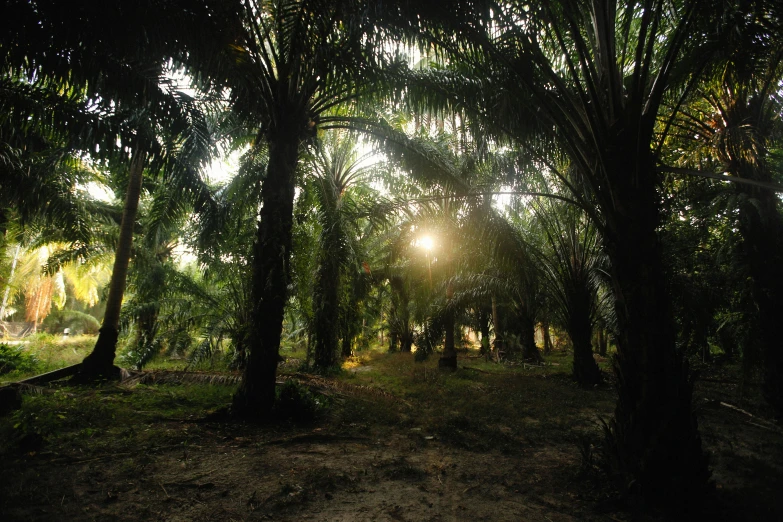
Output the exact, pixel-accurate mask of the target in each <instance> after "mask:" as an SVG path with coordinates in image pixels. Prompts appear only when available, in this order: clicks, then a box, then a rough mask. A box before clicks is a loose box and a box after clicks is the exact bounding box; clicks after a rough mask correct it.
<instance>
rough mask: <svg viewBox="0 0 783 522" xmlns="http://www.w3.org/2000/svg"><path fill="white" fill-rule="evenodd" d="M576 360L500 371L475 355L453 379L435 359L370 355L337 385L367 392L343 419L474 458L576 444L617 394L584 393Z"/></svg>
mask: <svg viewBox="0 0 783 522" xmlns="http://www.w3.org/2000/svg"><path fill="white" fill-rule="evenodd" d="M569 359H570V357H569V356H568V355H565V354H560V353H555V354H553V355H552V356H549V357H547V358H546V362H547V364H546V365H544V366H531V365H523V364H513V363H512V364H504V363H501V364H498V363H495V362H492V361H486V360H484V359H483V358H480V357H477V356H476V354H473V353H471V352H470V351H469V352H468V353H467V354H462V355H461V356H460V358H459V368H458V369H457V370H456V371H454V372H444V371H441V370H439V369H438V367H437V364H438V361H437V354H436V355H435V356H434V357H432V358H430V360H427V361H424V362H415V361H414V357H413V355H412V354H402V353H396V354H388V353H377V352H376V353H369V354H367V355H366V356H365V360H364V361H363V364H362V365H358V366H353V367H352V368H350V369H347V370H346V371H344V372H343V373H342V374H341V375H340V376H339V378H338V380H339V382H341V383H344V384H345V385H346V386H348V387H352V388H354V389H360V390H362V389H368V390H373V389H377V390H382V391H383V392H384V395H375V396H373V394H372V393H370V392H369V391H368V393H367V394H366V395H365V398H364V400H354V401H347V402H346V405H345V410H346V411H345V412H344V416H345V418H346V422H347V421H352V422H353V423H354V424H357V423H358V425H359V426H360V427H361V426H363V425H364V424H369V423H386V424H396V425H401V426H403V427H406V428H408V429H409V430H411V431H412V433H420V434H421V436H422V438H423V439H424V440H429V439H427V438H426V437H432V438H437V439H440V440H442V441H444V442H447V443H450V444H453V445H456V446H459V447H462V448H465V449H471V450H475V451H491V450H494V449H497V450H501V451H504V452H515V451H518V450H520V449H523V448H524V447H527V446H531V445H537V444H543V443H552V442H565V443H570V442H573V440H574V438H575V433H582V434H589V435H590V436H591V437H596V438H597V437H598V435H599V434H600V424H599V421H598V415H603V416H605V417H608V416H609V415H610V414H611V409H612V407H613V405H614V393H613V391H612V390H611V387H609V386H608V385H607V386H601V387H599V388H597V389H594V390H582V389H579V388H578V387H577V386H576V384H575V383H573V382H572V380H571V377H570V373H571V365H570V363H569V362H568V361H569Z"/></svg>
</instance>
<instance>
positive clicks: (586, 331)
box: [568, 294, 601, 388]
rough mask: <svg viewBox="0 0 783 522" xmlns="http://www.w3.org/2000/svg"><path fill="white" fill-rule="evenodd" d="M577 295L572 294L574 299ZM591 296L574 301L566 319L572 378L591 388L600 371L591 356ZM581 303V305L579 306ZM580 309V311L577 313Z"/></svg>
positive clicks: (599, 375)
mask: <svg viewBox="0 0 783 522" xmlns="http://www.w3.org/2000/svg"><path fill="white" fill-rule="evenodd" d="M576 299H579V297H577V296H574V300H576ZM590 300H591V296H590V295H589V294H585V295H582V296H581V299H580V301H581V303H580V304H577V303H576V302H574V303H573V304H574V306H573V307H572V309H571V313H570V316H569V318H568V319H569V321H568V336H569V337H570V338H571V343H573V345H574V363H573V376H574V380H575V381H576V382H577V383H578V384H579V386H580V387H582V388H592V387H593V386H595V385H596V384H598V383H599V382H600V381H601V371H600V370H599V369H598V365H597V364H596V362H595V359H594V358H593V347H592V345H591V339H592V337H593V329H592V326H591V324H590V315H589V314H590V312H589V310H590V306H591V305H590ZM580 305H581V306H580ZM580 311H581V313H579V312H580Z"/></svg>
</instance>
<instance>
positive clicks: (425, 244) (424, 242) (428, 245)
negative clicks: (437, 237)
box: [418, 236, 435, 250]
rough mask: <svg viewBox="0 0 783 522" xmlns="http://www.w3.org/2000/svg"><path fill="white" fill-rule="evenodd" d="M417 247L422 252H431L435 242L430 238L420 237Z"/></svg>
mask: <svg viewBox="0 0 783 522" xmlns="http://www.w3.org/2000/svg"><path fill="white" fill-rule="evenodd" d="M418 243H419V246H420V247H422V248H423V249H424V250H432V247H433V246H434V245H435V242H434V241H433V240H432V237H430V236H422V237H420V238H419V241H418Z"/></svg>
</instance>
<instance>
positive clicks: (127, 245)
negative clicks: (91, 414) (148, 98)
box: [77, 151, 146, 381]
mask: <svg viewBox="0 0 783 522" xmlns="http://www.w3.org/2000/svg"><path fill="white" fill-rule="evenodd" d="M145 160H146V154H145V153H144V152H141V151H137V152H135V153H134V154H133V159H131V164H130V172H129V179H128V190H127V193H126V194H125V205H124V208H123V210H122V221H121V222H120V237H119V240H118V242H117V251H116V253H115V255H114V268H113V269H112V272H111V279H110V281H109V295H108V297H107V298H106V311H105V312H104V314H103V323H102V324H101V329H100V330H99V333H98V340H97V341H96V342H95V347H94V348H93V350H92V353H90V355H88V356H87V357H85V359H84V361H82V365H81V368H80V369H79V375H78V376H77V380H83V381H88V380H94V379H98V378H107V377H113V378H116V377H118V376H119V369H118V368H117V367H116V366H114V357H115V352H116V350H117V338H118V336H119V325H120V311H121V310H122V298H123V295H124V294H125V282H126V279H127V276H128V266H129V265H130V258H131V251H132V248H133V226H134V224H135V223H136V215H137V213H138V209H139V198H140V197H141V184H142V180H143V178H144V176H143V174H144V162H145Z"/></svg>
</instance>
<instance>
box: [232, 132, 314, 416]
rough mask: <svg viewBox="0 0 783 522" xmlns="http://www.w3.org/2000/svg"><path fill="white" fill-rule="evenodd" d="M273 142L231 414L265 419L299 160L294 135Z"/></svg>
mask: <svg viewBox="0 0 783 522" xmlns="http://www.w3.org/2000/svg"><path fill="white" fill-rule="evenodd" d="M276 138H277V139H274V140H270V144H269V164H268V167H267V174H266V178H265V179H264V182H263V186H262V188H261V202H262V207H261V217H260V220H259V222H258V228H257V230H256V240H255V244H254V248H253V264H252V271H253V272H252V289H251V298H252V302H253V311H252V325H251V327H250V335H249V342H248V345H249V346H248V348H249V354H248V360H247V365H246V366H245V371H244V374H243V379H242V384H241V385H240V387H239V389H238V390H237V392H236V394H235V395H234V400H233V413H234V414H236V415H241V416H250V417H263V416H265V415H267V414H269V413H270V412H271V410H272V407H273V406H274V403H275V379H276V376H277V363H278V361H279V357H280V353H279V352H280V335H281V334H282V331H283V313H284V311H285V304H286V300H287V298H288V289H287V287H288V274H289V259H290V255H291V228H292V225H293V209H294V182H295V170H296V165H297V161H298V158H299V138H298V135H297V134H296V133H290V134H282V135H281V134H280V133H278V135H277V136H276Z"/></svg>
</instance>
